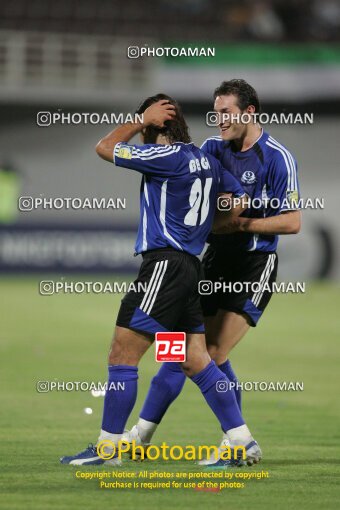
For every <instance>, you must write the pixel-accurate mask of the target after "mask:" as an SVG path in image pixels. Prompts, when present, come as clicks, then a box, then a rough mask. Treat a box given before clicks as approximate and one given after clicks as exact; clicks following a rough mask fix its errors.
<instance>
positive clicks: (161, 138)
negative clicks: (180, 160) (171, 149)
mask: <svg viewBox="0 0 340 510" xmlns="http://www.w3.org/2000/svg"><path fill="white" fill-rule="evenodd" d="M156 143H158V144H160V145H171V144H170V142H169V140H168V138H167V137H166V136H164V135H162V134H159V135H158V136H157V138H156Z"/></svg>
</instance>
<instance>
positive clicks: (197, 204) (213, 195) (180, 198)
mask: <svg viewBox="0 0 340 510" xmlns="http://www.w3.org/2000/svg"><path fill="white" fill-rule="evenodd" d="M113 161H114V163H115V164H116V165H117V166H122V167H124V168H130V169H132V170H137V171H138V172H140V173H141V174H143V178H142V183H141V192H140V223H139V228H138V234H137V241H136V247H135V249H136V253H142V252H145V251H147V250H154V249H157V248H165V247H169V246H171V247H173V248H175V249H176V250H183V251H185V252H188V253H190V254H192V255H199V254H200V253H201V252H202V250H203V247H204V244H205V241H206V239H207V237H208V234H209V232H210V230H211V227H212V222H213V218H214V213H215V210H216V205H217V196H218V193H220V192H221V193H222V192H230V193H233V195H234V196H235V197H241V196H243V195H244V190H243V188H242V186H241V185H240V183H239V182H238V181H237V180H236V179H235V178H234V177H233V176H232V175H231V174H230V172H228V171H227V170H225V169H224V168H222V165H221V163H220V162H219V161H218V160H217V159H216V158H214V157H213V156H211V155H209V154H205V153H204V152H203V151H201V150H200V149H199V148H198V147H196V146H195V145H194V144H192V143H189V144H185V143H181V142H178V143H174V144H172V145H159V144H148V145H142V146H137V145H131V144H128V143H125V142H120V143H118V144H117V145H116V146H115V148H114V154H113Z"/></svg>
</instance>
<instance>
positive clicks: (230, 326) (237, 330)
mask: <svg viewBox="0 0 340 510" xmlns="http://www.w3.org/2000/svg"><path fill="white" fill-rule="evenodd" d="M250 326H251V323H250V319H249V317H248V316H247V315H245V314H242V313H238V312H231V311H226V310H221V309H220V310H218V312H217V314H216V315H215V316H213V317H206V318H205V330H206V340H207V347H208V352H209V354H210V356H211V358H212V359H213V360H214V361H215V362H216V363H217V364H218V365H221V364H222V363H224V361H225V360H226V359H227V358H228V355H229V353H230V351H231V350H232V349H233V348H234V347H235V345H236V344H237V343H238V342H239V341H240V340H241V339H242V338H243V337H244V335H245V334H246V333H247V331H248V330H249V328H250Z"/></svg>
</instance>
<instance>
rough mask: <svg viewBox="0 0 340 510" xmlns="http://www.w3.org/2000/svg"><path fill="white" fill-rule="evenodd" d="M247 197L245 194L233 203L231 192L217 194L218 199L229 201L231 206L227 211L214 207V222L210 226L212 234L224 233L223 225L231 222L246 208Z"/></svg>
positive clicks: (225, 225)
mask: <svg viewBox="0 0 340 510" xmlns="http://www.w3.org/2000/svg"><path fill="white" fill-rule="evenodd" d="M247 198H248V197H247V195H245V196H244V197H243V198H241V199H239V200H238V202H237V203H234V202H233V200H232V194H231V193H224V194H220V195H219V200H220V201H221V200H226V201H230V205H232V207H231V208H230V210H228V211H227V210H219V209H216V213H215V217H214V223H213V226H212V232H213V233H214V234H219V233H225V231H224V229H225V227H228V225H230V224H232V223H233V222H234V221H235V220H236V219H237V218H238V217H239V216H240V214H242V213H243V211H245V210H246V209H247ZM233 204H234V205H233Z"/></svg>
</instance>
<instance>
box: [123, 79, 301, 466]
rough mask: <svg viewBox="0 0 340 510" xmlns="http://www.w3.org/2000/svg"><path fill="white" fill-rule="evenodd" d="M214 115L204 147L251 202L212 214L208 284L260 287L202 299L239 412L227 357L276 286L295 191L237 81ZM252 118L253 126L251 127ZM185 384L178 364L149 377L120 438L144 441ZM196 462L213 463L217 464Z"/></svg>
mask: <svg viewBox="0 0 340 510" xmlns="http://www.w3.org/2000/svg"><path fill="white" fill-rule="evenodd" d="M214 109H215V112H216V115H217V117H218V119H219V120H218V123H217V125H218V127H219V131H220V135H219V136H213V137H211V138H208V139H207V140H206V141H205V142H204V143H203V145H202V147H201V149H202V150H203V151H204V153H205V154H206V155H207V156H209V155H213V156H215V157H216V158H217V159H218V160H219V161H220V162H221V164H222V166H223V167H225V168H227V169H228V170H229V171H230V172H231V173H232V174H233V176H234V177H235V178H236V179H237V180H238V182H239V183H240V184H241V185H242V187H243V188H244V190H245V191H246V193H247V195H248V197H249V199H250V204H249V207H248V208H247V210H246V211H244V212H243V213H242V214H241V215H235V214H233V213H227V214H228V215H229V219H228V221H227V224H226V217H225V215H226V213H225V212H220V211H219V212H218V213H217V215H216V219H215V225H214V228H213V232H214V233H212V234H210V236H209V238H208V243H209V247H208V249H207V251H206V253H205V255H204V258H203V268H204V272H205V279H206V280H210V281H211V282H226V283H231V284H233V283H235V282H241V283H242V284H244V283H250V284H253V283H256V284H257V289H256V291H255V292H254V291H252V289H251V286H250V285H248V286H244V288H243V289H242V292H235V291H228V292H223V289H221V290H220V291H218V292H216V293H211V294H207V295H202V296H201V304H202V308H203V314H204V323H205V330H206V340H207V347H208V352H209V354H210V356H211V358H212V359H213V360H214V361H215V362H216V365H217V366H218V367H219V369H220V370H221V371H222V372H223V373H224V374H225V375H226V377H227V378H228V379H229V380H230V381H232V382H233V386H234V387H233V389H232V390H231V391H232V392H234V394H235V398H236V400H237V403H238V406H239V408H240V410H241V390H240V388H239V387H238V379H237V377H236V375H235V373H234V370H233V368H232V366H231V363H230V360H229V354H230V351H231V350H232V349H233V348H234V347H235V346H236V345H237V343H238V342H239V341H240V340H241V339H242V338H243V337H244V336H245V334H246V333H247V331H248V330H249V329H250V327H255V326H256V324H257V323H258V321H259V319H260V317H261V315H262V313H263V311H264V310H265V308H266V306H267V305H268V303H269V301H270V299H271V296H272V292H270V290H268V285H267V284H269V285H270V284H271V283H273V282H274V281H275V280H276V275H277V266H278V259H277V254H276V248H277V244H278V235H287V234H296V233H298V232H299V229H300V221H301V219H300V211H299V210H298V204H297V203H298V196H299V186H298V179H297V165H296V161H295V159H294V157H293V156H292V154H291V153H290V152H289V151H288V150H287V148H286V147H285V146H283V145H282V144H281V143H280V142H278V141H277V140H276V139H274V138H273V137H272V136H270V135H269V134H268V133H266V132H265V131H264V130H263V129H262V127H261V126H260V125H259V124H258V123H257V122H256V116H254V115H253V114H258V113H259V112H260V103H259V99H258V96H257V93H256V91H255V90H254V88H253V87H252V86H251V85H249V84H248V83H247V82H246V81H244V80H238V79H235V80H230V81H225V82H223V83H222V84H221V85H220V86H219V87H217V88H216V90H215V92H214ZM252 116H253V118H254V121H251V122H249V118H251V117H252ZM216 127H217V126H216ZM255 200H256V201H257V203H256V206H255V205H254V202H255ZM252 201H253V202H252ZM258 202H260V204H261V203H262V205H261V207H258V205H257V204H258ZM220 222H221V223H220ZM221 225H222V226H221ZM184 382H185V377H184V375H183V373H182V370H181V368H180V367H179V365H178V364H176V363H164V364H163V365H162V367H161V368H160V370H159V372H158V374H157V375H156V376H155V377H154V378H153V379H152V382H151V386H150V389H149V393H148V395H147V398H146V400H145V403H144V406H143V408H142V411H141V413H140V418H139V421H138V423H137V425H135V426H134V427H133V428H132V430H131V431H130V432H129V433H128V434H126V435H125V439H126V440H128V441H131V440H132V439H134V440H136V442H137V443H138V444H143V443H149V442H150V440H151V438H152V435H153V433H154V432H155V430H156V428H157V426H158V425H159V423H160V422H161V420H162V418H163V416H164V414H165V413H166V411H167V409H168V407H169V406H170V405H171V403H172V402H173V401H174V400H175V399H176V398H177V396H178V395H179V394H180V392H181V390H182V388H183V385H184ZM227 445H228V438H226V437H225V435H223V438H222V442H221V447H223V446H227ZM201 463H202V464H203V463H207V464H215V463H216V460H215V459H213V458H212V459H207V460H205V461H202V462H201ZM218 463H221V462H220V461H218ZM218 463H217V464H218Z"/></svg>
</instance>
